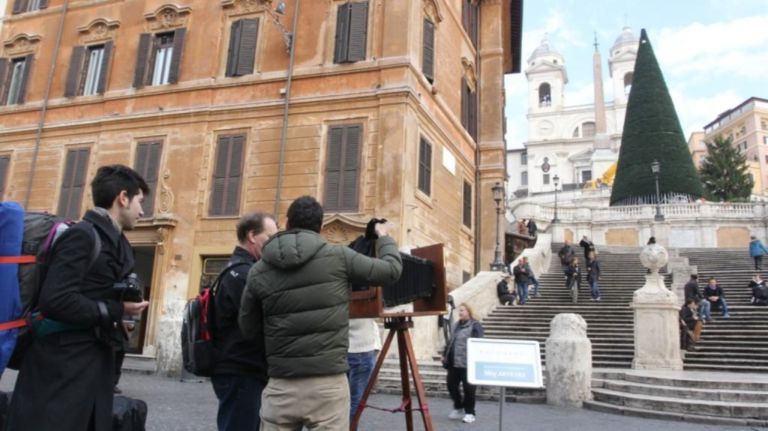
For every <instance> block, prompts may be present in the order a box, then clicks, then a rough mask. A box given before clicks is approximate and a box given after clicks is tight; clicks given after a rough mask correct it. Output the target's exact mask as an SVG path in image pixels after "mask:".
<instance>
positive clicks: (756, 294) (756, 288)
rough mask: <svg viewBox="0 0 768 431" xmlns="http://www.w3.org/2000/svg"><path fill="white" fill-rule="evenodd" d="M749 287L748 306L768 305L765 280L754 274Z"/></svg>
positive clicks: (767, 286) (767, 291) (767, 287)
mask: <svg viewBox="0 0 768 431" xmlns="http://www.w3.org/2000/svg"><path fill="white" fill-rule="evenodd" d="M749 287H750V288H751V289H752V298H751V299H750V301H749V302H750V304H752V305H768V284H766V282H765V280H763V279H761V278H760V273H756V274H755V276H754V277H752V280H751V281H750V282H749Z"/></svg>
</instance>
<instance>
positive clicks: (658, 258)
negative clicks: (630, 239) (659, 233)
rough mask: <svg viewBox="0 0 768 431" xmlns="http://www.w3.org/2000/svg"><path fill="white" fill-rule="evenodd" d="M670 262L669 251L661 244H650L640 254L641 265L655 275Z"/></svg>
mask: <svg viewBox="0 0 768 431" xmlns="http://www.w3.org/2000/svg"><path fill="white" fill-rule="evenodd" d="M668 261H669V253H668V252H667V249H666V248H664V247H662V246H660V245H659V244H648V245H646V246H645V247H643V250H642V251H641V252H640V263H642V264H643V266H644V267H646V268H648V269H650V270H651V272H654V273H655V272H659V269H661V268H662V267H663V266H664V265H666V264H667V262H668Z"/></svg>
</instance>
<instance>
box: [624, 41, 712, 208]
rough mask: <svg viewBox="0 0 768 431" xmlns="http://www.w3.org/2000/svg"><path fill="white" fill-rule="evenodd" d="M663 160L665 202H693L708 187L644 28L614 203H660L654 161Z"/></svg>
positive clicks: (628, 106) (660, 178)
mask: <svg viewBox="0 0 768 431" xmlns="http://www.w3.org/2000/svg"><path fill="white" fill-rule="evenodd" d="M654 160H658V161H659V164H660V174H659V191H660V195H661V201H662V203H663V202H669V201H670V200H674V201H681V200H687V201H690V200H694V199H696V198H699V197H700V196H701V195H702V193H703V189H702V186H701V180H700V179H699V174H698V172H697V171H696V168H695V167H694V165H693V159H692V158H691V154H690V153H689V152H688V145H687V144H686V141H685V136H683V130H682V128H681V127H680V120H678V118H677V112H675V106H674V105H673V104H672V98H671V97H670V96H669V91H668V90H667V84H666V83H665V82H664V76H663V75H662V74H661V69H660V68H659V63H658V62H657V61H656V56H655V55H654V54H653V48H651V42H650V41H649V40H648V35H647V34H646V33H645V29H643V30H642V31H641V32H640V47H639V48H638V51H637V60H636V61H635V71H634V73H633V77H632V90H631V92H630V93H629V101H628V103H627V114H626V116H625V118H624V132H623V135H622V138H621V150H620V152H619V163H618V167H617V170H616V179H615V180H614V183H613V191H612V192H611V205H635V204H644V203H655V202H656V183H655V179H654V174H653V172H652V171H651V163H653V161H654Z"/></svg>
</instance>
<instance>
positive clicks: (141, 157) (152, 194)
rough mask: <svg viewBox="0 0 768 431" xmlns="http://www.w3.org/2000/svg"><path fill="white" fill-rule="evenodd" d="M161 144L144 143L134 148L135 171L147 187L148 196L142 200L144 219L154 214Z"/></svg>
mask: <svg viewBox="0 0 768 431" xmlns="http://www.w3.org/2000/svg"><path fill="white" fill-rule="evenodd" d="M162 150H163V144H162V142H144V143H140V144H139V145H137V146H136V163H135V166H134V167H135V169H136V172H138V173H139V175H141V176H142V178H144V180H145V181H146V182H147V186H149V196H147V197H145V198H144V205H143V209H144V217H152V216H153V215H154V213H155V199H156V196H157V182H158V177H159V173H160V155H161V154H162Z"/></svg>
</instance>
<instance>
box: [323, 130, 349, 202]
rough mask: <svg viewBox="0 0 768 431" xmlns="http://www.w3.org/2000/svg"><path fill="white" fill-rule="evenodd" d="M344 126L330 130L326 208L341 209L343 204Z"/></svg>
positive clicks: (326, 169)
mask: <svg viewBox="0 0 768 431" xmlns="http://www.w3.org/2000/svg"><path fill="white" fill-rule="evenodd" d="M343 145H344V127H331V128H330V130H328V156H327V162H326V167H325V202H324V203H325V205H324V207H325V209H326V210H328V211H339V210H340V209H341V207H342V205H341V194H342V193H341V175H342V154H343V152H344V148H343Z"/></svg>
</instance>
